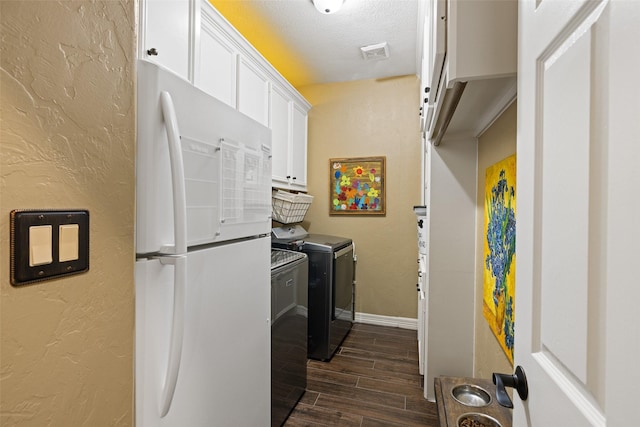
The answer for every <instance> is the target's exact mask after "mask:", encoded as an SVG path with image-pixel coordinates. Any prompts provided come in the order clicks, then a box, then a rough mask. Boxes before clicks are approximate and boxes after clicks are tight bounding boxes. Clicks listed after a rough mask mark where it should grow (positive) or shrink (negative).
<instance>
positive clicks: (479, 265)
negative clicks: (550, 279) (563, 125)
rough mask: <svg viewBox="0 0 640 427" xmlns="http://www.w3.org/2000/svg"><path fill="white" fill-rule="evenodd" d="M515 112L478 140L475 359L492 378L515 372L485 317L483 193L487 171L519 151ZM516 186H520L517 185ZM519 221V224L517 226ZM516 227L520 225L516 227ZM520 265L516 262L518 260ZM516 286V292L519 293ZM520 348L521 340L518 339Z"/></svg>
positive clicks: (478, 369)
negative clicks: (497, 373) (496, 375)
mask: <svg viewBox="0 0 640 427" xmlns="http://www.w3.org/2000/svg"><path fill="white" fill-rule="evenodd" d="M516 113H517V106H516V103H515V102H514V103H513V104H511V106H510V107H509V108H507V110H505V112H504V113H502V115H501V116H500V117H499V118H498V119H497V120H496V121H495V122H494V123H493V125H491V127H490V128H489V129H488V130H487V131H486V132H485V133H484V134H482V136H481V137H480V139H479V141H478V181H477V182H478V190H477V195H476V211H477V214H476V222H477V223H476V230H477V238H476V292H475V294H476V296H475V307H476V310H475V353H474V354H475V359H474V376H475V377H479V378H491V374H492V373H493V372H512V371H513V367H512V366H511V363H510V362H509V359H508V358H507V356H506V355H505V354H504V352H503V351H502V348H501V347H500V345H499V344H498V341H497V339H496V337H495V336H494V335H493V333H492V332H491V329H490V328H489V325H488V324H487V321H486V320H485V319H484V317H483V315H482V304H483V302H482V299H483V286H484V283H483V280H484V274H483V272H484V254H483V243H484V239H485V229H484V192H485V172H486V170H487V168H488V167H489V166H491V165H493V164H494V163H497V162H499V161H500V160H502V159H504V158H506V157H509V156H511V155H513V154H515V152H516V124H517V123H516ZM516 185H517V184H516ZM517 221H518V220H517V218H516V224H517ZM516 228H517V226H516ZM516 263H517V261H516ZM516 268H517V266H516ZM517 286H518V285H517V284H516V292H517ZM517 316H518V309H517V308H516V311H515V321H516V322H517V321H518V318H517ZM515 345H516V346H517V345H518V337H515Z"/></svg>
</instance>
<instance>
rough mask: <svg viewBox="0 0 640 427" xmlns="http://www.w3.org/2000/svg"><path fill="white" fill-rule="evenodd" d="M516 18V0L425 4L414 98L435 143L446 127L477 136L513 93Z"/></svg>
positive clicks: (440, 0)
mask: <svg viewBox="0 0 640 427" xmlns="http://www.w3.org/2000/svg"><path fill="white" fill-rule="evenodd" d="M517 21H518V3H517V0H501V1H466V0H435V1H433V2H431V3H430V6H429V8H428V10H427V13H426V16H425V31H424V37H425V39H424V51H423V61H422V67H423V70H422V73H421V77H422V85H421V92H420V99H421V105H422V104H424V105H422V112H421V114H422V116H423V130H424V131H425V132H426V134H427V139H429V140H430V141H432V142H433V143H434V144H435V145H438V144H439V142H440V140H441V139H442V138H443V136H444V133H445V132H446V131H447V129H448V128H449V129H450V130H451V132H452V133H457V134H458V136H465V137H468V136H472V137H475V136H477V135H478V134H480V133H481V132H482V131H483V130H484V129H485V128H486V127H487V126H488V125H489V124H490V123H491V122H492V121H493V119H495V117H496V116H497V115H498V114H499V113H500V112H501V111H502V110H503V109H504V107H505V106H506V105H508V104H509V103H510V102H511V101H512V100H513V99H514V98H515V95H516V72H517V46H516V45H517V40H518V31H517V24H518V22H517ZM425 67H426V69H425ZM454 113H455V115H454ZM462 134H464V135H462Z"/></svg>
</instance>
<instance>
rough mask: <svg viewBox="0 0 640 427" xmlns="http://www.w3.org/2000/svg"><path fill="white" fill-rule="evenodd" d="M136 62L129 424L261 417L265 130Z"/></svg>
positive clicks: (267, 198)
mask: <svg viewBox="0 0 640 427" xmlns="http://www.w3.org/2000/svg"><path fill="white" fill-rule="evenodd" d="M137 72H138V88H137V90H138V99H137V103H138V106H137V123H138V139H137V141H138V143H137V152H136V182H137V187H136V193H137V194H136V208H137V212H136V215H137V216H136V252H137V260H136V269H135V273H136V277H135V281H136V354H135V358H136V361H135V371H136V372H135V379H136V385H135V386H136V392H135V396H136V405H135V406H136V425H137V426H138V427H163V426H171V427H185V426H188V427H199V426H203V427H204V426H207V427H210V426H232V425H233V426H262V425H268V423H269V420H270V392H271V389H270V366H271V365H270V318H269V317H270V247H271V245H270V232H271V131H270V130H269V129H268V128H266V127H264V126H263V125H261V124H259V123H257V122H255V121H254V120H252V119H250V118H248V117H246V116H244V115H242V114H240V113H238V112H237V111H236V110H234V109H232V108H230V107H229V106H227V105H226V104H223V103H222V102H219V101H217V100H216V99H214V98H213V97H211V96H210V95H208V94H206V93H204V92H202V91H201V90H199V89H198V88H196V87H194V86H193V85H192V84H190V83H189V82H187V81H185V80H183V79H182V78H180V77H178V76H177V75H175V74H173V73H172V72H170V71H167V70H166V69H163V68H161V67H160V66H158V65H155V64H152V63H150V62H146V61H142V60H139V61H138V63H137Z"/></svg>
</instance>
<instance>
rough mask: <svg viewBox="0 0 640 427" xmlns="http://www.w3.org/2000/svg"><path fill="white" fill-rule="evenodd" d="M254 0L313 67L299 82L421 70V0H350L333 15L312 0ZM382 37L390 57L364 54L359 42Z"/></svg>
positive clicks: (309, 68)
mask: <svg viewBox="0 0 640 427" xmlns="http://www.w3.org/2000/svg"><path fill="white" fill-rule="evenodd" d="M251 1H252V3H253V5H254V8H255V9H256V11H257V12H258V13H260V14H261V16H262V18H263V19H264V20H265V21H267V22H268V23H269V24H270V26H271V27H272V28H274V29H276V31H277V32H278V33H279V34H280V35H281V37H282V39H283V40H286V41H287V44H288V45H289V47H290V49H291V50H292V51H293V52H294V53H295V55H296V57H297V59H299V60H300V61H301V63H302V64H304V65H305V66H306V68H307V69H308V70H310V71H311V73H310V74H311V75H310V76H309V80H308V81H304V82H299V83H298V86H304V85H307V84H318V83H330V82H343V81H350V80H360V79H373V78H385V77H394V76H402V75H408V74H418V72H419V67H420V58H421V51H422V44H421V41H420V40H421V39H422V34H421V31H420V30H421V28H422V19H421V18H420V17H421V16H422V14H423V13H424V12H423V10H422V9H423V7H422V3H423V2H422V1H421V0H345V1H344V4H343V6H342V8H341V9H340V10H339V11H338V12H336V13H333V14H329V15H325V14H322V13H320V12H318V11H317V10H316V9H315V7H314V6H313V3H312V0H251ZM419 22H420V24H419ZM419 33H420V34H419ZM382 42H386V43H387V45H388V49H389V58H387V59H374V60H368V61H367V60H365V59H364V58H363V55H362V53H361V51H360V47H363V46H368V45H373V44H378V43H382Z"/></svg>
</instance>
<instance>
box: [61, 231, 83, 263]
mask: <svg viewBox="0 0 640 427" xmlns="http://www.w3.org/2000/svg"><path fill="white" fill-rule="evenodd" d="M79 228H80V227H79V226H78V224H65V225H61V226H60V242H59V250H60V251H59V258H60V259H59V260H58V261H60V262H66V261H75V260H77V259H78V230H79Z"/></svg>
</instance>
